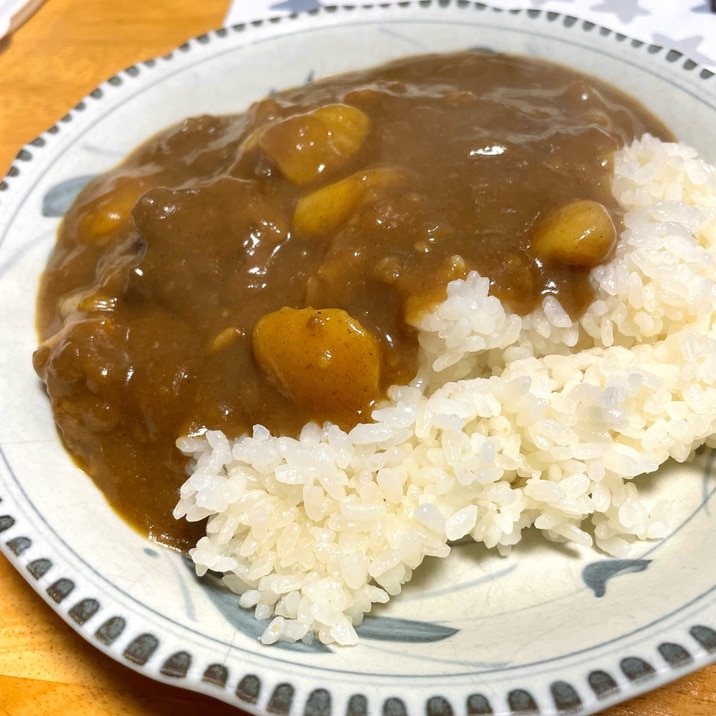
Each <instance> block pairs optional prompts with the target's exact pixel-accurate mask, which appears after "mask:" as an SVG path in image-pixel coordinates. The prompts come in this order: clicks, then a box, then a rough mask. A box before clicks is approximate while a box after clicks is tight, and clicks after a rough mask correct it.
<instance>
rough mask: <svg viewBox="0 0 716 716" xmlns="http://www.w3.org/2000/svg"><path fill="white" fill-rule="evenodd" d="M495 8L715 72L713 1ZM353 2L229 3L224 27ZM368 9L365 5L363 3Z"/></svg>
mask: <svg viewBox="0 0 716 716" xmlns="http://www.w3.org/2000/svg"><path fill="white" fill-rule="evenodd" d="M485 2H486V4H488V5H492V6H494V7H499V8H503V9H505V10H512V9H516V8H529V9H539V10H545V11H548V12H559V13H562V14H565V15H574V16H576V17H578V18H580V19H582V20H589V21H590V22H594V23H596V24H597V25H600V26H602V27H606V28H609V29H610V30H614V31H615V32H620V33H623V34H624V35H627V36H629V37H631V38H633V39H635V40H641V41H642V42H647V43H649V44H654V45H660V46H662V47H665V48H669V49H674V50H678V51H679V52H681V53H682V54H683V55H684V57H686V58H689V59H691V60H693V61H694V62H697V63H698V64H699V65H701V66H702V67H705V68H708V69H709V70H711V71H713V72H716V0H681V1H680V2H673V1H672V0H485ZM360 4H362V3H360V2H356V0H232V3H231V6H230V8H229V11H228V13H227V15H226V18H225V25H236V24H239V23H242V22H250V21H252V20H260V19H264V18H267V17H274V16H276V15H283V14H288V13H295V12H302V11H306V10H315V9H318V8H320V7H323V6H325V5H360ZM364 4H368V3H364Z"/></svg>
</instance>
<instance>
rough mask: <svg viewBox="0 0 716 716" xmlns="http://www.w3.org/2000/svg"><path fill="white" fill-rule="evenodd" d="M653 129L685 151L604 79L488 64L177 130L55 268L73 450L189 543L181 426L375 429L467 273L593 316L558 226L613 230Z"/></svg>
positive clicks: (130, 168) (70, 228) (57, 376)
mask: <svg viewBox="0 0 716 716" xmlns="http://www.w3.org/2000/svg"><path fill="white" fill-rule="evenodd" d="M644 132H650V133H652V134H656V135H658V136H660V137H662V138H670V135H669V133H668V131H667V130H666V129H665V128H664V127H663V126H662V125H661V123H660V122H659V121H658V120H656V119H655V118H653V117H652V116H651V115H650V114H649V113H648V112H647V111H645V110H644V109H643V108H642V107H640V106H639V105H637V104H635V103H634V102H633V101H631V100H630V99H629V98H628V97H625V96H623V95H622V94H620V93H618V92H616V91H615V90H613V89H611V88H609V87H607V86H605V85H603V84H601V83H599V82H597V81H595V80H592V79H590V78H585V77H583V76H580V75H576V74H574V73H573V72H572V71H571V70H568V69H565V68H562V67H555V66H553V65H549V64H546V63H542V62H537V61H534V60H527V59H524V58H517V57H510V56H504V55H492V54H481V53H473V52H466V53H457V54H451V55H435V56H425V57H418V58H410V59H407V60H402V61H399V62H396V63H393V64H391V65H388V66H385V67H382V68H378V69H375V70H370V71H365V72H359V73H353V74H350V75H344V76H341V77H337V78H331V79H328V80H325V81H321V82H316V83H314V84H310V85H308V86H306V87H301V88H296V89H293V90H290V91H286V92H283V93H280V94H277V95H274V96H272V97H271V98H268V99H266V100H264V101H262V102H259V103H257V104H256V105H254V106H252V107H251V108H250V109H249V110H248V111H247V112H246V113H244V114H240V115H235V116H225V117H211V116H201V117H196V118H192V119H188V120H186V121H184V122H182V123H181V124H179V125H177V126H175V127H172V128H170V129H168V130H166V131H165V132H163V133H161V134H159V135H158V136H156V137H154V138H152V139H151V140H149V141H148V142H147V143H146V144H145V145H143V146H142V147H140V148H139V149H138V150H137V151H136V152H134V153H133V154H132V155H131V156H130V157H129V158H128V159H127V160H126V161H125V162H124V163H123V164H122V165H121V166H119V167H117V168H116V169H115V170H113V171H111V172H109V173H108V174H106V175H104V176H102V177H98V178H97V179H95V180H94V181H93V182H92V183H91V184H90V185H88V186H87V187H86V188H85V190H84V191H83V192H82V193H81V195H80V196H79V197H78V199H77V201H76V202H75V204H74V205H73V207H72V208H71V209H70V211H69V212H68V214H67V216H66V217H65V219H64V221H63V224H62V227H61V229H60V232H59V236H58V242H57V247H56V250H55V252H54V254H53V256H52V257H51V259H50V262H49V264H48V268H47V271H46V274H45V277H44V281H43V284H42V288H41V294H40V297H39V304H38V306H39V313H38V316H39V317H38V326H39V331H40V335H41V338H42V340H43V343H42V345H41V346H40V347H39V348H38V350H37V351H36V354H35V356H34V362H35V367H36V370H37V372H38V374H39V375H40V376H41V378H42V379H43V380H44V381H45V382H46V384H47V389H48V393H49V396H50V399H51V401H52V405H53V410H54V413H55V418H56V421H57V423H58V426H59V428H60V431H61V433H62V436H63V439H64V441H65V443H66V445H67V447H68V449H69V451H70V452H71V453H72V454H73V455H74V456H75V457H76V459H77V460H78V462H79V463H80V464H81V465H82V466H83V468H84V469H86V470H87V471H88V473H89V474H90V475H91V476H92V477H93V479H94V480H95V481H96V482H97V484H98V485H99V486H100V488H101V489H102V490H103V491H104V492H105V494H106V495H107V497H108V499H109V500H110V502H111V503H112V504H113V505H114V506H115V508H116V509H118V510H119V512H120V513H121V514H122V515H124V516H125V517H126V518H127V520H128V521H130V522H131V523H132V524H134V525H135V526H137V527H138V528H139V529H141V530H142V531H144V532H147V533H148V534H150V535H151V536H153V537H154V538H156V539H157V540H159V541H162V542H165V543H168V544H172V545H174V546H176V547H178V548H180V549H184V548H186V547H187V546H189V545H190V544H191V543H192V542H193V541H194V540H195V538H196V536H197V534H198V533H199V530H200V529H201V526H198V527H197V526H194V527H192V526H189V525H187V524H186V523H185V522H183V521H182V522H181V523H178V522H175V521H174V520H173V519H172V517H171V512H172V509H173V507H174V504H175V503H176V500H177V491H178V487H179V485H180V484H181V483H182V482H183V481H184V479H185V472H184V468H185V460H184V458H183V457H182V456H181V454H179V452H178V451H177V449H176V447H175V441H176V439H177V437H178V436H179V435H182V434H187V433H198V432H201V431H202V430H205V429H206V428H218V429H222V430H224V431H225V432H226V433H227V434H229V435H230V436H238V435H240V434H242V433H244V432H246V431H249V430H250V429H251V427H252V426H253V425H254V424H256V423H261V424H263V425H266V426H267V427H269V428H270V429H271V430H272V431H273V432H275V433H280V434H290V435H295V434H297V433H298V431H299V430H300V428H301V426H302V425H304V424H305V423H306V422H308V421H310V420H317V421H324V420H332V421H335V422H338V423H339V424H341V425H342V426H344V427H350V426H351V425H353V424H355V423H356V422H358V421H360V420H365V419H367V416H368V412H369V410H370V408H371V406H372V405H373V404H374V403H375V401H377V400H379V399H380V397H381V396H382V395H383V394H384V391H385V390H386V388H387V387H388V386H389V385H391V384H393V383H405V382H408V381H409V380H410V379H411V378H412V377H413V375H414V373H415V370H416V366H417V341H416V333H415V330H414V329H413V328H412V327H411V325H410V323H409V321H408V320H406V319H410V317H414V316H415V315H417V314H419V313H420V312H421V311H423V310H426V309H428V308H429V307H430V305H431V304H432V303H433V302H435V301H437V300H440V299H441V298H442V296H443V295H444V290H445V285H446V284H447V282H448V281H449V280H451V279H453V278H459V277H463V276H465V275H466V274H467V272H468V271H470V270H472V269H477V270H478V271H479V272H480V273H481V274H483V275H485V276H488V277H489V278H490V280H491V285H492V291H493V293H494V294H496V295H497V296H499V297H500V298H501V299H502V300H503V301H505V303H506V304H508V305H509V306H510V307H511V308H512V310H514V311H516V312H518V313H526V312H529V311H530V310H532V309H533V308H534V307H536V306H537V305H539V304H540V303H541V301H542V300H543V298H544V296H545V295H546V294H554V295H556V296H557V297H558V298H559V300H560V301H561V302H562V304H563V306H564V307H565V308H566V310H567V311H568V312H569V313H570V314H571V315H572V316H577V315H579V314H580V313H581V312H582V311H583V310H584V309H585V308H586V306H587V305H588V304H589V302H590V301H591V300H592V289H591V286H590V283H589V280H588V273H589V269H590V265H589V264H584V263H576V264H575V263H570V262H569V261H564V260H562V259H560V260H552V259H550V258H549V257H547V258H546V256H547V255H546V254H545V253H544V252H540V250H538V244H539V242H538V240H537V238H536V237H537V236H538V234H539V232H540V229H539V227H540V226H543V225H544V222H545V221H547V220H548V219H549V217H550V216H551V215H552V214H553V212H555V211H556V212H557V213H558V214H559V211H560V210H561V208H562V207H565V206H567V207H570V206H573V205H574V204H575V202H584V201H588V202H592V203H593V204H595V205H599V206H601V207H604V209H605V211H606V212H607V214H608V215H609V216H610V217H611V220H612V221H613V222H614V224H615V226H616V227H617V228H618V225H619V221H620V216H619V209H618V206H617V205H616V203H615V201H614V199H613V197H612V195H611V192H610V176H611V156H612V154H613V152H614V151H615V150H616V149H618V148H619V147H620V146H622V145H623V144H624V143H625V142H628V141H630V140H631V139H632V138H633V137H635V136H639V135H641V134H642V133H644ZM542 233H544V232H542ZM598 260H608V252H607V253H606V254H605V255H604V256H601V257H599V258H598ZM281 309H289V310H288V312H286V311H285V310H284V312H282V313H279V311H281ZM267 316H268V317H269V318H267ZM341 351H343V353H341ZM341 356H342V357H341ZM351 356H357V357H358V358H357V359H356V360H351ZM324 364H325V365H327V366H328V368H327V369H326V370H321V371H318V372H317V369H316V366H324ZM296 366H298V368H296ZM301 366H304V368H301Z"/></svg>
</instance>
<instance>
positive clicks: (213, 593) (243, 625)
mask: <svg viewBox="0 0 716 716" xmlns="http://www.w3.org/2000/svg"><path fill="white" fill-rule="evenodd" d="M197 580H198V582H199V583H200V584H201V585H202V587H204V589H205V591H206V593H207V595H208V596H209V599H211V601H212V602H213V603H214V606H215V607H216V609H217V610H218V611H219V613H220V614H221V615H222V616H223V617H224V618H225V619H226V621H228V622H229V624H231V626H232V627H234V629H237V630H238V631H240V632H241V633H242V634H246V636H250V637H252V638H254V639H258V638H259V637H260V636H261V634H263V631H264V629H265V628H266V626H267V625H266V622H260V621H258V620H257V619H256V618H255V617H254V614H253V612H252V611H250V610H248V609H244V608H243V607H242V606H241V605H240V604H239V596H238V595H237V594H234V592H232V591H230V590H229V589H227V587H226V586H225V585H224V584H223V582H222V581H221V579H219V578H218V577H217V576H215V575H213V574H206V575H204V576H203V577H197ZM272 648H274V649H286V650H288V651H303V652H313V653H315V652H330V651H331V650H330V649H329V648H328V647H327V646H326V645H325V644H323V643H321V642H320V641H318V640H314V641H313V642H312V643H311V644H304V643H303V642H301V641H298V642H295V643H294V642H286V641H279V642H277V643H276V644H274V646H273V647H272Z"/></svg>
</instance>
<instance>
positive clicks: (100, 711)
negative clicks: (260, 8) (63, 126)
mask: <svg viewBox="0 0 716 716" xmlns="http://www.w3.org/2000/svg"><path fill="white" fill-rule="evenodd" d="M227 7H228V0H143V2H117V0H89V1H88V2H78V1H77V0H47V2H46V3H45V4H44V5H43V6H42V7H40V9H39V10H38V11H37V13H36V14H35V15H34V16H33V17H32V18H31V19H30V20H29V22H28V23H27V24H26V25H24V26H23V27H21V28H20V29H19V30H18V31H17V32H16V33H15V34H14V35H13V36H11V37H10V38H5V39H4V40H1V41H0V178H2V177H3V176H4V175H5V173H6V171H7V169H8V167H9V166H10V164H11V162H12V160H13V158H14V156H15V154H16V153H17V152H18V150H19V149H20V148H21V146H22V145H23V144H25V143H26V142H28V141H30V140H31V139H33V138H34V137H35V136H37V135H38V134H40V133H41V132H43V131H44V130H45V129H47V128H48V127H50V126H51V125H53V124H54V123H55V122H56V121H57V120H58V119H59V118H60V117H62V116H63V115H64V114H65V112H66V110H67V109H68V108H70V107H72V106H74V105H75V104H76V103H77V102H78V101H79V100H80V99H82V97H84V96H85V95H86V94H87V93H88V92H90V91H91V90H92V89H93V88H94V87H95V86H97V85H98V84H99V83H100V82H101V81H103V80H104V79H106V78H107V77H109V76H111V75H113V74H114V73H115V72H116V71H118V70H120V69H123V68H125V67H128V66H129V65H131V64H133V63H135V62H138V61H141V60H144V59H147V58H149V57H153V56H157V55H161V54H163V53H166V52H167V51H169V50H171V49H173V48H174V47H175V46H177V45H179V44H180V43H181V42H183V41H184V40H186V39H187V38H189V37H191V36H193V35H198V34H201V33H203V32H205V31H207V30H209V29H211V28H214V27H217V26H219V25H220V24H221V22H222V20H223V17H224V15H225V13H226V10H227ZM197 712H198V713H202V714H212V716H236V715H237V714H238V713H239V712H238V711H237V710H236V709H234V708H232V707H230V706H228V705H226V704H223V703H219V702H216V701H213V700H212V699H209V698H207V697H205V696H200V695H194V694H191V693H189V692H185V691H182V690H179V689H175V688H172V687H168V686H164V685H161V684H157V683H155V682H153V681H151V680H149V679H147V678H145V677H143V676H141V675H139V674H137V673H135V672H133V671H130V670H129V669H128V668H126V667H124V666H122V665H121V664H118V663H115V662H114V661H112V660H111V659H109V658H108V657H106V656H104V655H103V654H101V653H99V652H98V651H97V650H95V649H94V648H93V647H92V646H90V645H89V644H87V643H86V642H85V641H83V640H82V639H81V638H80V637H79V636H77V634H75V632H74V631H73V630H72V629H70V627H68V626H67V625H66V624H65V623H64V622H63V621H62V620H61V619H60V618H59V617H58V616H57V615H56V614H55V613H54V612H53V611H52V610H51V609H50V608H49V607H47V606H46V605H45V603H44V602H43V601H42V600H41V599H40V598H39V597H38V596H37V595H36V594H35V593H34V592H33V590H32V589H31V588H30V586H29V585H28V584H27V583H26V582H25V581H24V579H23V578H22V577H21V576H20V575H19V574H17V573H16V572H15V570H14V569H13V568H12V567H11V565H10V563H9V562H8V561H7V560H6V559H5V558H4V557H0V716H53V715H54V714H67V713H70V714H73V716H122V715H124V714H126V715H127V716H145V715H146V716H164V715H166V716H170V715H171V716H189V714H195V713H197ZM604 714H605V716H712V715H713V714H716V666H712V667H709V668H706V669H703V670H702V671H700V672H698V673H696V674H693V675H690V676H686V677H683V678H681V679H680V680H678V681H676V682H675V683H673V684H671V685H669V686H666V687H664V688H662V689H659V690H658V691H655V692H652V693H651V694H648V695H645V696H641V697H638V698H636V699H633V700H632V701H630V702H628V703H626V704H623V705H620V706H616V707H613V708H611V709H608V710H607V711H605V712H604Z"/></svg>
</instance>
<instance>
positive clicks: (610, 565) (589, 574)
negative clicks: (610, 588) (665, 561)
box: [582, 559, 651, 597]
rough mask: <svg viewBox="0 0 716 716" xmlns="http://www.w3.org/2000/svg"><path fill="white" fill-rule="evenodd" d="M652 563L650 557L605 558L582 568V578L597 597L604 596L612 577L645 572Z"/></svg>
mask: <svg viewBox="0 0 716 716" xmlns="http://www.w3.org/2000/svg"><path fill="white" fill-rule="evenodd" d="M650 564H651V560H650V559H604V560H600V561H599V562H592V563H591V564H588V565H587V566H586V567H585V568H584V569H583V570H582V580H583V581H584V583H585V584H586V585H587V586H588V587H589V588H590V589H591V590H592V591H593V592H594V596H595V597H603V596H604V595H605V594H606V593H607V581H608V580H610V579H612V577H618V576H620V575H622V574H633V573H635V572H643V571H644V570H645V569H646V568H647V567H648V566H649V565H650Z"/></svg>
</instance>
